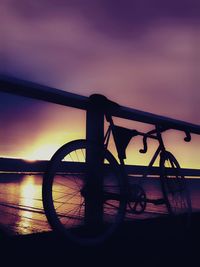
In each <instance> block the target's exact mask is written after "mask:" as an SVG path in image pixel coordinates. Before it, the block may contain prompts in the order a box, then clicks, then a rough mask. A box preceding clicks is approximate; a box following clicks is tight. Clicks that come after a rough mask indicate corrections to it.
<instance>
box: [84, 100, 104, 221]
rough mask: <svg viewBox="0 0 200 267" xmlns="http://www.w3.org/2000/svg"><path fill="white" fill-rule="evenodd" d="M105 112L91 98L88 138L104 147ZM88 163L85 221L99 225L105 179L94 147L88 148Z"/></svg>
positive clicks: (88, 113) (101, 216) (87, 128)
mask: <svg viewBox="0 0 200 267" xmlns="http://www.w3.org/2000/svg"><path fill="white" fill-rule="evenodd" d="M103 138H104V113H103V110H102V107H101V106H100V105H99V104H98V101H97V100H96V99H95V100H93V99H91V100H90V103H89V106H88V109H87V116H86V139H87V140H88V142H90V143H94V144H97V145H98V147H102V148H103ZM86 162H87V164H88V166H89V167H88V170H87V173H88V175H87V180H86V187H87V190H88V192H89V193H88V194H87V196H86V198H85V221H86V223H87V224H88V225H98V224H99V223H101V222H102V219H103V201H102V199H103V198H102V197H103V196H102V192H103V179H102V176H101V171H102V169H101V166H102V164H103V162H102V157H101V155H100V154H99V153H98V152H97V151H96V150H95V147H94V149H87V153H86Z"/></svg>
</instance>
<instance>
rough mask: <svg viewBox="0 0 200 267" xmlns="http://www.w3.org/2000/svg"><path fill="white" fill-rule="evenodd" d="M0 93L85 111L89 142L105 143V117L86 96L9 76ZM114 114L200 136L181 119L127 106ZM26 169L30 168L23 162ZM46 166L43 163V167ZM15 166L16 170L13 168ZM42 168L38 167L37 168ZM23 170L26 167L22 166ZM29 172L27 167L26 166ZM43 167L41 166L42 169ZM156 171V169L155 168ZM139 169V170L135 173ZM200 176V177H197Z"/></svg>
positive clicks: (199, 128)
mask: <svg viewBox="0 0 200 267" xmlns="http://www.w3.org/2000/svg"><path fill="white" fill-rule="evenodd" d="M0 92H4V93H10V94H15V95H19V96H24V97H28V98H33V99H37V100H42V101H45V102H50V103H54V104H59V105H63V106H68V107H73V108H77V109H81V110H86V112H87V117H86V134H87V138H88V139H90V140H91V139H92V140H96V141H98V142H102V140H103V135H104V114H103V112H102V111H101V110H99V109H96V110H94V106H93V108H92V109H91V105H90V99H89V97H86V96H81V95H78V94H74V93H69V92H66V91H62V90H58V89H56V88H52V87H48V86H44V85H39V84H36V83H32V82H28V81H23V80H19V79H15V78H10V77H6V76H0ZM111 114H112V115H113V116H116V117H120V118H124V119H129V120H134V121H139V122H143V123H147V124H152V125H156V126H163V127H166V128H167V129H174V130H180V131H184V132H186V134H188V133H189V134H190V133H192V134H198V135H199V134H200V126H199V125H195V124H192V123H188V122H184V121H181V120H175V119H172V118H168V117H164V116H159V115H156V114H152V113H149V112H143V111H140V110H136V109H132V108H127V107H124V106H118V107H117V108H116V107H115V108H114V109H113V110H111ZM5 163H6V162H5V161H4V159H0V171H1V170H2V169H4V171H6V166H8V164H5ZM15 163H16V164H17V165H16V166H18V167H17V169H18V170H19V166H20V164H19V161H18V162H17V161H16V162H15ZM15 163H14V160H13V161H12V160H11V161H10V162H9V167H8V168H7V169H8V170H9V168H11V169H12V170H13V167H14V166H15ZM22 165H23V166H30V164H29V165H27V164H25V163H23V164H21V167H22ZM44 165H45V163H43V165H42V166H43V167H44ZM11 166H13V167H11ZM38 166H39V165H38ZM141 168H143V170H144V169H145V166H140V167H139V168H138V167H136V166H129V168H128V169H129V172H131V170H132V171H133V172H138V170H140V171H139V172H141V171H142V169H141ZM22 169H23V167H22ZM25 169H26V167H25ZM40 169H41V167H39V170H40ZM153 169H154V172H158V170H157V171H156V168H153ZM136 170H137V171H136ZM182 171H183V172H184V174H185V175H187V174H188V173H189V175H190V176H200V173H199V170H194V169H183V170H182ZM197 174H198V175H197Z"/></svg>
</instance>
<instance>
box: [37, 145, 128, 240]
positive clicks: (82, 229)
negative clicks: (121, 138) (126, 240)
mask: <svg viewBox="0 0 200 267" xmlns="http://www.w3.org/2000/svg"><path fill="white" fill-rule="evenodd" d="M87 149H95V151H96V153H99V154H101V155H103V159H104V160H106V162H107V164H103V166H104V167H103V175H102V171H101V176H102V178H103V180H102V181H103V194H105V193H106V194H107V195H108V196H109V194H110V195H111V194H117V195H118V194H119V196H120V197H119V199H117V200H116V199H114V200H113V199H109V198H107V199H104V200H103V203H102V205H103V224H102V228H101V229H100V228H98V229H96V226H95V225H94V226H92V225H90V227H88V225H86V219H85V213H86V202H85V199H86V197H85V196H84V194H83V191H84V187H85V182H86V175H88V173H87V170H86V169H87V168H85V170H84V169H83V170H81V173H80V171H78V170H77V172H76V171H75V172H71V171H70V170H69V169H68V168H67V167H66V168H64V170H63V169H62V168H63V167H61V164H62V166H64V165H63V163H65V161H66V162H68V161H69V160H71V161H70V162H71V163H72V159H74V157H75V156H76V157H77V159H76V161H75V164H77V163H80V164H79V165H81V163H85V162H86V160H85V158H86V156H85V155H86V154H84V152H85V153H86V150H87ZM82 152H83V154H82ZM81 154H82V155H83V158H80V157H82V156H81ZM77 160H78V161H77ZM77 166H78V165H77ZM105 169H106V171H105ZM70 172H71V173H70ZM93 172H94V173H93V175H98V172H99V170H93ZM106 172H107V173H109V175H108V174H106ZM102 178H101V179H102ZM125 188H126V182H125V179H124V178H123V177H122V175H121V172H120V167H119V164H118V163H117V161H116V159H115V158H114V157H113V155H112V154H111V153H110V152H109V151H108V150H106V149H102V148H100V147H99V146H97V145H93V144H91V143H89V142H87V141H86V140H75V141H72V142H69V143H67V144H65V145H63V146H62V147H61V148H60V149H58V150H57V152H56V153H55V154H54V155H53V157H52V158H51V160H50V162H49V166H48V170H47V172H46V173H45V175H44V179H43V186H42V196H43V206H44V211H45V214H46V217H47V220H48V222H49V224H50V226H51V227H52V229H53V230H55V231H57V232H58V233H59V234H61V235H62V236H64V237H66V238H68V239H69V240H71V241H72V242H74V243H76V244H80V245H95V244H99V243H102V242H104V241H105V240H106V239H108V238H109V237H110V236H111V235H112V234H113V233H114V232H115V231H116V229H117V228H118V226H119V225H120V224H121V222H122V221H123V219H124V216H125V211H126V198H125V197H124V196H125V195H124V194H125ZM93 198H94V199H93V201H95V196H94V195H93ZM96 200H97V199H96ZM75 209H77V212H76V210H75Z"/></svg>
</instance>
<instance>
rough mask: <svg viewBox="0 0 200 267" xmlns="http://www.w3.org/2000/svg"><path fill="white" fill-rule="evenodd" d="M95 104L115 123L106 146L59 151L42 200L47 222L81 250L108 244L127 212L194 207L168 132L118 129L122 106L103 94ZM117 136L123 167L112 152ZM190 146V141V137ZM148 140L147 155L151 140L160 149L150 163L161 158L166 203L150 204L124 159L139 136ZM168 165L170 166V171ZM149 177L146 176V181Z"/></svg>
mask: <svg viewBox="0 0 200 267" xmlns="http://www.w3.org/2000/svg"><path fill="white" fill-rule="evenodd" d="M91 99H92V100H93V101H96V104H97V105H99V106H100V108H102V109H103V111H104V115H105V117H106V120H107V122H108V124H109V126H108V129H107V131H106V134H105V136H104V144H103V145H99V144H94V143H91V142H89V141H87V140H75V141H71V142H69V143H67V144H65V145H63V146H62V147H61V148H59V149H58V150H57V152H56V153H55V154H54V155H53V157H52V158H51V160H50V162H49V166H48V169H47V172H46V173H45V175H44V179H43V186H42V196H43V206H44V211H45V214H46V217H47V220H48V222H49V224H50V226H51V227H52V229H54V230H56V231H57V232H58V233H60V234H62V235H63V236H65V237H67V238H68V239H70V240H71V241H73V242H75V243H78V244H81V245H85V244H86V245H93V244H99V243H102V242H104V241H105V240H106V239H108V238H109V237H110V236H111V235H112V234H113V233H114V232H115V231H116V230H117V228H118V227H119V225H120V224H121V223H122V221H123V220H124V217H125V214H126V211H127V210H129V212H131V213H133V214H141V213H142V212H144V211H145V208H146V204H147V203H148V202H150V203H153V204H155V205H166V207H167V210H168V212H169V214H171V215H176V214H179V213H186V214H190V211H191V202H190V197H189V192H188V190H187V186H186V183H185V179H184V176H182V175H180V174H179V173H180V165H179V163H178V161H177V160H176V159H175V157H174V156H173V155H172V154H171V153H170V152H169V151H167V150H166V149H165V146H164V142H163V139H162V132H164V131H166V130H167V129H168V128H165V127H160V126H156V128H155V129H153V130H151V131H149V132H147V133H142V132H139V131H137V130H131V129H127V128H124V127H121V126H117V125H115V124H114V122H113V119H112V116H111V110H112V109H115V108H118V104H117V103H115V102H112V101H110V100H108V99H107V98H106V97H104V96H101V95H92V96H91ZM111 134H112V135H113V139H114V143H115V146H116V150H117V152H118V159H119V163H120V164H119V163H118V162H117V160H116V159H115V157H114V156H113V155H112V153H111V152H110V151H109V150H108V144H109V140H110V136H111ZM186 134H187V136H186V138H185V141H190V134H189V133H186ZM138 135H139V136H143V143H144V148H143V149H141V150H140V152H141V153H146V152H147V139H148V138H149V139H154V140H157V141H158V142H159V146H158V148H157V150H156V152H155V154H154V156H153V157H152V160H151V161H150V164H149V168H151V167H152V166H153V164H154V162H155V160H156V158H157V157H158V156H160V162H159V168H160V182H161V189H162V193H163V198H160V199H155V200H152V199H151V200H149V199H147V197H146V193H145V191H144V189H143V187H141V186H140V185H138V184H133V185H131V184H130V183H129V179H128V174H127V172H126V167H125V163H124V159H125V158H126V148H127V146H128V144H129V142H130V140H131V138H133V137H135V136H138ZM167 163H168V164H169V166H168V167H167V168H166V166H167ZM145 175H146V174H144V176H145Z"/></svg>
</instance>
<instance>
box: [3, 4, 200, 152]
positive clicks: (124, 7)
mask: <svg viewBox="0 0 200 267" xmlns="http://www.w3.org/2000/svg"><path fill="white" fill-rule="evenodd" d="M0 40H1V42H0V58H1V64H0V73H2V74H6V75H10V76H15V77H18V78H22V79H25V80H30V81H35V82H38V83H41V84H44V85H49V86H54V87H57V88H59V89H62V90H66V91H70V92H75V93H79V94H82V95H86V96H89V95H90V94H91V93H94V92H98V93H103V94H105V95H107V96H108V97H110V98H112V99H113V100H116V101H118V102H119V103H120V104H123V105H126V106H130V107H133V108H136V109H140V110H145V111H149V112H153V113H157V114H160V115H165V116H169V117H172V118H177V119H181V120H185V121H189V122H192V123H195V124H199V123H200V115H199V102H200V90H199V87H200V2H199V1H198V0H197V1H189V0H188V1H184V0H182V1H177V0H174V1H171V0H168V1H158V0H157V1H149V0H140V1H107V0H101V1H100V0H99V1H94V0H90V1H89V0H84V1H81V0H79V1H76V0H73V1H64V0H45V1H44V0H41V1H29V0H19V1H16V0H1V3H0ZM1 99H2V101H1V103H3V104H4V105H1V113H4V115H2V114H1V117H3V118H2V119H1V122H3V123H4V124H3V125H4V129H5V130H3V133H2V135H3V138H4V140H5V142H4V144H8V140H11V139H12V138H14V137H13V136H12V138H11V135H12V134H9V132H11V129H12V130H13V129H16V127H19V125H20V127H19V128H20V129H21V131H23V130H24V129H25V126H23V122H24V121H25V119H26V116H29V118H31V121H32V122H33V124H34V125H37V126H40V127H34V130H33V129H32V127H31V125H30V126H29V127H28V129H30V131H31V133H30V132H28V133H27V134H31V137H32V140H33V141H34V142H35V145H38V143H37V142H36V140H38V138H39V137H38V136H39V135H40V136H44V135H45V131H44V127H42V126H43V125H44V119H45V120H46V121H49V123H51V125H55V123H56V122H57V121H58V117H59V115H54V116H52V117H51V122H50V120H47V117H48V116H47V114H49V112H50V106H48V105H44V106H43V105H42V104H41V105H40V104H36V102H35V101H34V102H33V101H31V100H25V101H24V100H23V101H22V99H21V98H20V99H19V98H17V97H12V101H11V98H10V96H6V94H4V95H3V94H2V97H1ZM27 101H28V102H27ZM27 106H28V107H27ZM16 107H17V108H16ZM14 109H15V112H13V110H14ZM54 109H56V108H55V107H54ZM5 110H7V111H5ZM11 110H12V114H15V115H14V116H13V115H12V116H11ZM25 110H26V116H25V115H22V113H24V111H25ZM58 111H59V112H61V110H60V109H59V108H57V112H58ZM62 112H63V114H64V111H62ZM62 112H61V113H62ZM61 113H60V114H61ZM54 114H59V113H56V111H55V112H54ZM49 116H50V115H49ZM77 116H78V115H77ZM61 117H62V118H63V119H62V120H61V121H63V120H64V115H62V116H61ZM71 117H72V116H71ZM29 121H30V120H29ZM20 123H21V124H20ZM24 124H26V123H24ZM49 127H50V126H49ZM49 127H47V126H46V128H45V129H46V131H47V130H50V128H49ZM36 128H37V129H36ZM38 128H39V129H40V130H39V129H38ZM66 129H67V128H65V130H66ZM26 131H28V130H27V126H26ZM42 131H43V132H42ZM60 131H61V130H60ZM60 131H59V132H60ZM62 131H64V130H62ZM74 132H76V130H74ZM24 138H25V137H24ZM25 140H26V138H25V139H24V141H19V144H21V145H22V144H23V142H24V144H25V143H26V142H25ZM13 142H14V141H13ZM24 149H26V145H24ZM8 150H9V151H10V149H8V147H7V148H6V145H5V147H4V149H3V151H4V152H3V153H4V154H5V153H6V151H8Z"/></svg>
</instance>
